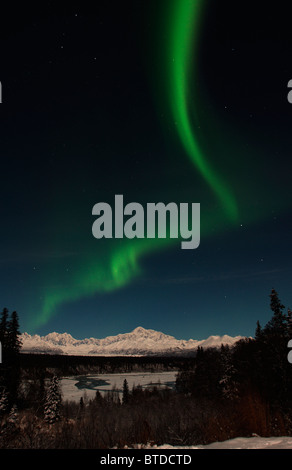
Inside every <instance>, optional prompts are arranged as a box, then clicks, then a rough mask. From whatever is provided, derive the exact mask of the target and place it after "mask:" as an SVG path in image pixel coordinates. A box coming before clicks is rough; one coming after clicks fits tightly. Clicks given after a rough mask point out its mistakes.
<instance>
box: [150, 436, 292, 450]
mask: <svg viewBox="0 0 292 470" xmlns="http://www.w3.org/2000/svg"><path fill="white" fill-rule="evenodd" d="M146 448H148V449H150V448H151V449H153V450H154V449H157V450H161V449H170V450H171V449H181V450H188V449H292V437H286V436H283V437H260V436H255V437H236V438H235V439H230V440H228V441H222V442H213V443H212V444H208V445H197V446H190V447H178V446H171V445H168V444H164V445H162V446H158V447H155V448H153V447H150V446H149V447H146Z"/></svg>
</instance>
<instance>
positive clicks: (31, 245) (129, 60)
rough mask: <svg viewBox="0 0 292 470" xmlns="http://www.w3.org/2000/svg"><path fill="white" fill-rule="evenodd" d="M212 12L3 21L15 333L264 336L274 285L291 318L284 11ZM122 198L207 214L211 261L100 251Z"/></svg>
mask: <svg viewBox="0 0 292 470" xmlns="http://www.w3.org/2000/svg"><path fill="white" fill-rule="evenodd" d="M214 3H215V2H211V0H208V1H202V0H159V1H154V0H149V1H147V2H143V1H138V0H129V1H125V2H118V1H113V2H106V1H103V0H101V1H99V2H96V4H93V3H92V4H88V3H86V2H79V1H75V2H72V3H70V5H69V6H68V5H67V6H64V5H60V4H58V2H52V1H50V2H49V1H46V2H42V3H41V5H38V4H34V5H33V4H25V5H23V4H21V3H19V5H13V8H12V7H11V9H9V7H7V8H6V9H5V10H3V11H2V12H1V18H0V81H1V84H2V103H1V104H0V158H1V185H0V193H1V206H0V211H1V212H0V216H1V245H0V276H1V277H0V299H1V304H2V307H1V308H3V307H7V308H8V309H9V310H10V311H12V310H17V312H18V314H19V317H20V327H21V331H26V332H28V333H30V334H40V335H45V334H48V333H50V332H52V331H57V332H60V333H62V332H67V333H70V334H72V336H74V337H75V338H78V339H81V338H85V337H90V336H94V337H97V338H102V337H105V336H109V335H115V334H118V333H125V332H129V331H131V330H133V329H134V328H136V327H137V326H143V327H144V328H151V329H155V330H158V331H163V332H164V333H166V334H170V335H173V336H175V337H176V338H178V339H181V338H184V339H189V338H193V339H204V338H207V337H208V336H210V335H223V334H228V335H231V336H235V335H251V336H253V335H254V331H255V326H256V321H257V320H259V321H260V322H261V323H262V324H263V325H264V324H265V323H266V322H267V321H268V320H269V319H270V316H271V312H270V309H269V294H270V291H271V289H272V288H275V289H276V290H277V291H278V294H279V296H280V299H281V301H282V303H283V304H284V305H285V306H286V307H290V308H292V291H291V280H292V267H291V266H292V265H291V260H292V253H291V248H290V247H291V229H292V216H291V205H292V198H291V196H292V190H291V170H292V162H291V150H292V136H291V124H292V104H290V103H289V102H288V99H287V95H288V92H289V89H288V88H287V84H288V81H289V80H290V79H292V62H291V57H292V42H291V32H290V27H289V24H288V19H287V12H286V11H285V9H281V8H280V6H277V8H276V7H275V6H274V7H273V8H272V7H270V6H265V9H264V10H260V11H256V10H255V7H254V5H253V3H252V2H251V1H247V2H239V3H237V2H236V5H235V4H234V3H235V2H230V1H226V0H222V1H220V2H216V5H214ZM219 3H220V5H219ZM116 194H122V195H123V196H124V200H125V203H129V202H139V203H141V204H142V205H146V203H147V202H164V203H165V204H166V203H168V202H176V203H177V204H179V203H180V202H188V203H191V202H197V203H200V205H201V241H200V245H199V247H198V248H197V249H195V250H182V249H181V247H180V242H179V241H178V240H169V239H165V240H163V239H132V240H130V239H126V238H123V239H114V238H113V239H102V240H97V239H95V238H94V237H93V235H92V224H93V222H94V220H95V218H94V217H93V216H92V208H93V206H94V204H96V203H97V202H107V203H109V204H111V205H112V206H113V205H114V196H115V195H116Z"/></svg>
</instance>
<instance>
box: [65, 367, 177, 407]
mask: <svg viewBox="0 0 292 470" xmlns="http://www.w3.org/2000/svg"><path fill="white" fill-rule="evenodd" d="M176 374H177V371H172V372H157V373H156V372H131V373H124V374H92V375H78V376H73V377H64V378H63V379H61V381H60V384H61V390H62V395H63V400H64V401H66V400H69V401H76V402H79V401H80V398H81V397H84V396H86V397H87V398H88V399H91V398H94V397H95V394H96V392H97V390H98V391H99V392H101V393H102V392H107V391H109V390H111V389H112V388H113V387H115V389H116V390H118V391H119V393H120V396H122V390H123V383H124V380H125V379H127V382H128V385H129V389H130V390H131V389H132V387H133V385H135V386H137V385H140V386H141V387H142V388H147V387H151V386H154V385H156V386H161V387H169V388H174V387H175V379H176Z"/></svg>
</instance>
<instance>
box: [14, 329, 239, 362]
mask: <svg viewBox="0 0 292 470" xmlns="http://www.w3.org/2000/svg"><path fill="white" fill-rule="evenodd" d="M241 338H242V337H241V336H236V337H231V336H228V335H224V336H210V337H209V338H207V339H205V340H201V341H199V340H194V339H189V340H179V339H176V338H174V337H173V336H169V335H166V334H164V333H161V332H159V331H155V330H146V329H145V328H142V327H141V326H139V327H138V328H135V329H134V330H133V331H131V332H130V333H124V334H119V335H116V336H108V337H106V338H103V339H96V338H86V339H82V340H78V339H74V338H73V337H72V336H71V335H70V334H68V333H50V334H48V335H46V336H39V335H29V334H28V333H23V334H22V335H21V340H22V352H23V353H28V352H29V353H46V354H68V355H76V356H146V355H148V356H149V355H181V354H191V353H193V352H195V351H196V350H197V348H198V346H201V347H203V348H209V347H220V346H221V344H228V345H232V344H234V343H235V342H236V341H238V340H239V339H241Z"/></svg>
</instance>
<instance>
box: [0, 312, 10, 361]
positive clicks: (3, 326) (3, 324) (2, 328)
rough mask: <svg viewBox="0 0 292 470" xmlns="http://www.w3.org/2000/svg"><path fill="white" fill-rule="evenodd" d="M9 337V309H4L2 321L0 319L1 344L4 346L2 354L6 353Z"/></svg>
mask: <svg viewBox="0 0 292 470" xmlns="http://www.w3.org/2000/svg"><path fill="white" fill-rule="evenodd" d="M7 336H8V309H7V308H4V309H3V310H2V313H1V319H0V342H1V344H2V353H4V351H6V347H7ZM4 356H5V353H4V354H3V357H4ZM2 361H3V359H2Z"/></svg>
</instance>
